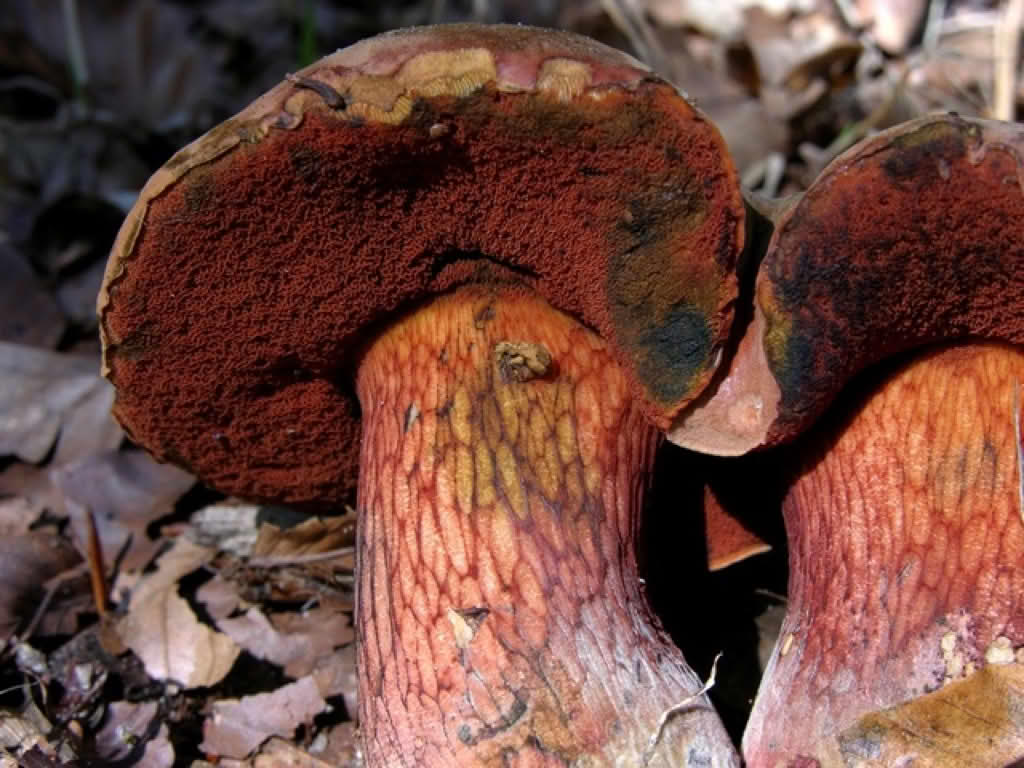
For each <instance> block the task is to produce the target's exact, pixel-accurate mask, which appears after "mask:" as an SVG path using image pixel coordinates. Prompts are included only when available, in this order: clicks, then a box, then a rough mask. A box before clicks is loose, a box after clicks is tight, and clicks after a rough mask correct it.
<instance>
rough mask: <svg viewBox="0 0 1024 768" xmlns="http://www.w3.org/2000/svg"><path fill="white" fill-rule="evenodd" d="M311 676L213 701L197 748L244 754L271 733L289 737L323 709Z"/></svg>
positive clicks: (223, 754) (228, 755) (323, 703)
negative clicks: (260, 691) (261, 691)
mask: <svg viewBox="0 0 1024 768" xmlns="http://www.w3.org/2000/svg"><path fill="white" fill-rule="evenodd" d="M327 706H328V705H327V702H326V701H324V699H323V697H322V696H321V695H320V691H319V689H318V688H317V685H316V683H315V682H314V680H313V678H312V677H304V678H302V679H301V680H297V681H295V682H294V683H290V684H288V685H285V686H283V687H281V688H278V689H277V690H276V691H274V692H273V693H260V694H257V695H255V696H245V697H243V698H241V699H224V700H222V701H217V702H214V704H213V714H212V715H210V716H209V717H207V718H206V722H205V723H204V724H203V743H202V744H201V745H200V749H202V750H203V751H205V752H208V753H211V754H215V755H221V756H224V757H234V758H244V757H246V756H247V755H248V754H249V753H251V752H252V751H253V750H255V749H256V748H257V747H259V745H260V744H262V743H263V742H264V741H266V740H267V739H268V738H270V737H271V736H283V737H285V738H291V737H292V734H293V733H294V732H295V729H296V728H297V727H298V726H300V725H302V724H303V723H307V722H310V721H312V719H313V717H315V716H316V715H318V714H319V713H321V712H323V711H324V710H325V709H327Z"/></svg>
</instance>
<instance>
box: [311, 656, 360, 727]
mask: <svg viewBox="0 0 1024 768" xmlns="http://www.w3.org/2000/svg"><path fill="white" fill-rule="evenodd" d="M313 677H314V678H315V679H316V684H317V686H318V687H319V688H320V695H321V696H323V697H324V698H325V699H329V698H331V697H333V696H343V697H344V698H345V711H346V712H348V714H349V716H350V717H355V715H356V706H357V704H358V703H359V695H358V692H359V678H358V676H357V674H356V646H355V643H349V644H348V645H346V646H345V647H344V648H340V649H339V650H337V651H335V652H334V653H332V654H331V655H330V656H325V657H323V658H322V659H320V660H319V661H318V662H317V664H316V669H315V670H314V672H313Z"/></svg>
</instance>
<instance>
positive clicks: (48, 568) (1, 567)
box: [0, 531, 80, 638]
mask: <svg viewBox="0 0 1024 768" xmlns="http://www.w3.org/2000/svg"><path fill="white" fill-rule="evenodd" d="M79 559H80V558H79V556H78V553H76V552H75V550H74V548H73V547H72V546H71V545H70V544H69V543H68V542H66V541H65V540H64V539H62V538H61V537H60V536H58V535H57V534H55V533H52V532H47V531H32V532H30V533H24V534H22V535H20V536H10V537H2V538H0V584H2V585H3V589H0V638H6V637H7V635H8V634H10V633H11V632H13V631H14V630H15V628H16V627H17V625H18V623H19V622H20V621H22V620H25V619H30V618H31V617H32V615H33V614H34V613H35V611H36V608H37V607H38V606H39V603H40V600H42V598H43V595H44V593H45V589H44V587H43V584H44V582H45V581H46V580H47V579H49V578H51V577H53V576H56V575H57V574H59V573H61V572H62V571H65V570H67V569H68V568H71V567H72V566H74V565H75V564H76V563H78V562H79Z"/></svg>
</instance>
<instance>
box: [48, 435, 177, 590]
mask: <svg viewBox="0 0 1024 768" xmlns="http://www.w3.org/2000/svg"><path fill="white" fill-rule="evenodd" d="M51 478H52V480H53V483H54V485H55V486H56V487H57V488H58V489H60V491H61V492H62V493H63V494H64V502H65V511H66V512H67V514H68V515H69V516H70V518H71V523H72V526H73V527H74V532H75V537H76V541H78V542H84V541H85V534H86V528H85V523H86V519H85V512H86V510H88V511H91V512H92V514H93V517H94V519H95V520H96V527H97V530H98V532H99V536H100V543H101V545H102V547H103V557H104V561H105V562H106V563H108V564H109V563H112V562H113V561H114V558H115V557H117V555H118V553H120V552H121V549H122V548H123V547H124V545H125V542H126V541H127V539H128V537H129V536H130V537H131V539H132V541H131V548H130V549H129V550H128V551H127V552H126V553H125V555H124V558H123V561H122V567H123V568H124V569H126V570H132V569H135V568H140V567H142V566H143V565H145V564H146V563H147V562H149V560H150V559H151V558H152V556H153V554H154V552H155V551H156V548H157V546H158V542H156V541H154V540H152V539H150V538H149V536H147V534H146V528H147V527H148V526H149V524H150V523H152V522H153V521H154V520H157V519H159V518H161V517H163V516H165V515H167V514H168V513H170V512H171V511H172V510H173V509H174V504H175V502H176V501H177V500H178V499H179V498H181V496H182V495H183V494H184V493H185V492H186V491H187V490H188V489H189V488H191V487H192V485H193V484H194V483H195V478H194V477H192V475H190V474H188V473H187V472H185V471H184V470H182V469H178V468H177V467H175V466H172V465H170V464H158V463H157V462H156V461H155V460H154V459H152V458H150V456H149V455H148V454H145V453H143V452H142V451H121V452H109V453H103V454H99V455H95V456H90V457H88V458H86V459H83V460H82V461H79V462H75V463H74V464H71V465H69V466H67V467H61V468H58V469H55V470H53V472H52V473H51Z"/></svg>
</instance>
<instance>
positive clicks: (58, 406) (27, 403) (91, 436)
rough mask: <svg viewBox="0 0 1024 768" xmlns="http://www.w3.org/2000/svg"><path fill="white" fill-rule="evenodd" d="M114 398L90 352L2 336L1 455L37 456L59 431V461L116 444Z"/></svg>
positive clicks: (34, 458) (118, 435)
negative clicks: (87, 354) (55, 348)
mask: <svg viewBox="0 0 1024 768" xmlns="http://www.w3.org/2000/svg"><path fill="white" fill-rule="evenodd" d="M113 402H114V390H113V387H111V386H110V385H109V384H108V383H107V382H106V381H104V380H103V379H102V378H101V377H100V375H99V370H98V369H97V366H96V361H95V360H94V359H93V358H91V357H79V356H75V355H62V354H58V353H56V352H49V351H47V350H43V349H36V348H33V347H26V346H23V345H21V344H9V343H6V342H0V456H3V455H12V454H13V455H14V456H17V457H18V458H20V459H22V460H23V461H28V462H32V463H37V462H40V461H42V460H43V458H45V457H46V455H47V454H48V453H49V452H50V449H51V448H52V447H53V444H54V441H55V440H57V436H58V435H60V443H61V444H66V446H65V447H63V448H62V445H61V444H59V445H58V446H57V453H58V454H59V455H60V457H61V460H62V461H70V460H72V459H75V458H79V457H82V456H88V455H91V454H94V453H99V452H102V451H104V450H110V449H112V448H116V447H117V445H118V444H119V443H120V442H121V439H122V433H121V430H120V428H119V427H118V426H117V425H116V424H115V422H114V420H113V418H112V417H111V416H110V406H111V405H112V404H113ZM79 410H81V411H82V412H81V413H79V412H78V411H79Z"/></svg>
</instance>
